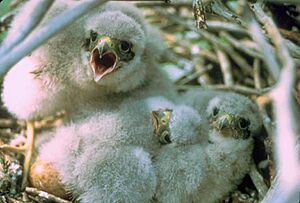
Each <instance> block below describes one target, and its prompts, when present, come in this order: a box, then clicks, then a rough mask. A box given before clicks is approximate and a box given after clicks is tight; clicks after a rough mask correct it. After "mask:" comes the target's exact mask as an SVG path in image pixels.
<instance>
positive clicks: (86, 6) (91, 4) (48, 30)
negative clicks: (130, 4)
mask: <svg viewBox="0 0 300 203" xmlns="http://www.w3.org/2000/svg"><path fill="white" fill-rule="evenodd" d="M106 1H108V0H86V1H84V2H83V3H80V5H78V6H75V7H74V8H71V9H68V10H66V11H64V12H63V13H62V14H60V15H59V16H56V17H54V18H53V19H52V20H50V21H49V23H48V24H47V25H45V26H43V27H41V28H40V29H39V30H37V31H36V32H34V33H33V34H31V35H30V36H28V37H27V38H26V39H25V40H24V41H23V42H21V43H20V44H19V45H17V46H15V48H13V49H12V50H11V51H10V52H9V53H7V54H6V55H4V56H3V58H1V61H0V67H1V69H0V75H4V74H5V73H6V72H7V71H8V70H9V68H10V67H11V66H13V65H15V64H16V63H17V62H18V61H19V60H21V59H22V58H23V57H24V56H26V55H27V54H29V53H30V52H32V51H33V50H34V49H36V48H37V47H39V46H40V45H41V44H43V43H44V42H45V41H47V40H48V39H50V38H51V37H52V36H53V35H54V34H56V33H57V32H59V31H60V30H62V29H63V28H65V27H66V26H68V25H70V24H71V23H72V22H74V21H75V20H76V19H77V18H79V17H80V16H82V15H83V14H85V13H86V12H88V11H90V10H91V9H93V8H95V7H97V6H100V5H102V4H103V3H105V2H106Z"/></svg>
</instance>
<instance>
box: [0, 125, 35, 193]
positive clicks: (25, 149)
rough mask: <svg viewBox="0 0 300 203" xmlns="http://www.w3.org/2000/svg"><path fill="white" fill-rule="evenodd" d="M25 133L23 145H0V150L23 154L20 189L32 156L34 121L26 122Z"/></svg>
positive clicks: (22, 186) (24, 183) (25, 181)
mask: <svg viewBox="0 0 300 203" xmlns="http://www.w3.org/2000/svg"><path fill="white" fill-rule="evenodd" d="M26 129H27V130H26V134H27V136H26V137H27V140H26V143H25V145H23V146H21V147H17V146H12V145H7V144H3V145H1V146H0V151H7V152H16V153H20V154H24V156H25V160H24V164H23V178H22V185H21V189H22V190H24V189H25V187H26V184H27V177H28V173H29V168H30V161H31V158H32V153H33V150H34V123H33V122H31V121H27V122H26Z"/></svg>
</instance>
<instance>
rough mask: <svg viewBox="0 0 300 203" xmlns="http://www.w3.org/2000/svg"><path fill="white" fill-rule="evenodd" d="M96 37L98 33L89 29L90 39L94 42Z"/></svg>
mask: <svg viewBox="0 0 300 203" xmlns="http://www.w3.org/2000/svg"><path fill="white" fill-rule="evenodd" d="M97 37H98V33H97V32H95V31H94V30H91V31H90V39H91V40H92V41H93V42H94V41H95V40H96V39H97Z"/></svg>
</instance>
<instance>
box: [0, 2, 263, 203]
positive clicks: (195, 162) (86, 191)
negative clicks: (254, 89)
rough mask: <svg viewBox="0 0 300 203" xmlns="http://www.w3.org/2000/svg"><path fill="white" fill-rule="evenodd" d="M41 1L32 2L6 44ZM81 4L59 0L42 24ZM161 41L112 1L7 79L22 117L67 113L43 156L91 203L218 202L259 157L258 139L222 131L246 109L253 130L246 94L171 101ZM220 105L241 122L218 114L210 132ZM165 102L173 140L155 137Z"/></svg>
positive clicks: (9, 99)
mask: <svg viewBox="0 0 300 203" xmlns="http://www.w3.org/2000/svg"><path fill="white" fill-rule="evenodd" d="M37 2H38V1H37V0H32V1H29V2H28V3H26V4H25V5H24V7H23V9H22V10H23V11H24V10H26V12H22V10H21V12H20V13H19V14H18V15H17V16H16V18H15V20H14V22H13V24H12V29H11V30H10V32H9V33H8V38H7V42H8V41H9V39H10V38H11V37H12V36H13V34H14V33H15V32H17V31H18V30H19V29H20V27H21V26H22V23H20V22H22V21H21V20H22V18H24V16H25V14H24V13H30V11H31V9H30V8H31V6H32V4H34V3H37ZM79 3H80V2H77V1H71V0H67V1H63V0H56V1H55V2H54V4H53V6H52V7H51V9H50V10H49V12H48V13H47V15H46V17H45V19H44V20H43V21H42V24H44V23H46V22H48V21H49V19H51V17H53V16H55V15H58V14H59V13H61V12H62V11H63V10H64V9H66V8H70V7H72V6H74V5H76V4H79ZM154 39H156V40H154ZM161 44H163V43H162V41H161V40H160V38H159V37H158V35H157V32H156V31H155V30H154V29H152V28H151V27H150V26H149V25H147V24H146V23H145V22H144V20H143V18H142V15H141V14H140V13H139V12H138V11H137V10H136V9H135V8H133V7H130V6H129V5H128V4H126V5H124V4H123V6H122V5H119V2H118V3H117V4H107V5H106V6H104V7H103V8H95V9H94V10H93V11H91V12H90V13H89V14H87V15H85V16H84V17H83V18H81V19H80V20H78V21H76V22H74V23H73V24H72V25H71V26H69V27H68V28H65V29H64V31H62V32H61V33H58V34H57V35H56V36H55V37H53V38H52V39H50V40H49V41H48V42H47V43H45V44H44V45H42V46H41V47H39V48H38V49H37V50H35V51H34V52H32V53H31V54H30V55H29V56H27V57H25V58H24V59H22V60H21V61H20V62H19V63H18V64H16V65H15V66H14V67H13V68H12V69H11V70H10V71H9V72H8V74H7V75H6V77H5V79H4V84H3V93H2V99H3V102H4V104H5V106H6V107H7V109H8V110H9V111H10V112H11V113H13V114H14V115H16V116H17V117H18V118H21V119H35V118H39V117H44V116H47V115H53V114H54V113H55V112H56V111H60V110H62V109H65V110H66V111H67V113H68V120H67V122H66V123H65V124H64V125H63V126H61V127H59V128H57V129H55V130H54V131H51V132H45V133H44V134H43V135H42V136H43V137H46V138H45V140H46V141H45V142H41V144H40V145H38V152H39V155H38V158H37V159H40V160H43V161H46V163H51V167H52V166H53V167H54V169H55V170H57V171H58V172H59V174H60V176H61V180H62V184H63V185H65V186H66V190H67V191H70V192H71V193H72V195H73V196H74V197H75V198H78V199H79V200H80V201H81V202H83V203H94V202H126V203H131V202H133V203H135V202H149V201H151V200H152V198H153V197H154V196H155V197H156V198H157V199H158V201H159V202H192V201H196V202H200V200H201V201H202V199H200V198H201V195H203V197H205V199H203V202H209V201H211V202H213V201H215V200H217V198H220V197H221V195H223V194H225V193H226V192H228V191H229V190H230V189H231V188H233V187H234V186H235V185H236V184H237V183H238V182H239V181H240V180H241V178H242V176H243V175H244V174H245V173H246V171H245V170H246V169H245V168H246V166H247V164H248V163H249V161H248V158H245V159H244V161H243V160H241V159H240V157H241V156H243V155H244V156H245V157H249V156H250V155H249V154H250V152H251V145H252V144H251V137H250V138H246V136H238V135H236V136H235V137H234V138H233V137H230V136H226V137H225V136H221V134H222V133H223V128H225V129H231V128H230V127H231V126H232V124H235V125H236V124H237V122H238V121H239V120H238V118H239V117H240V116H243V115H244V113H245V112H246V113H248V114H247V115H246V117H247V119H249V120H250V122H251V126H250V127H249V129H248V130H249V131H250V132H251V133H252V132H254V131H255V130H256V128H257V126H256V125H254V124H253V123H255V121H253V119H254V118H255V117H256V111H255V110H254V111H251V112H250V113H249V112H248V111H247V110H244V109H247V108H246V107H248V106H251V105H252V104H249V102H244V100H245V99H242V100H243V102H241V103H239V102H240V101H241V100H240V99H237V100H236V102H237V103H238V105H233V106H231V105H229V104H230V102H229V103H228V102H226V101H227V100H228V101H231V100H230V97H229V98H228V97H226V96H225V98H222V95H219V96H217V97H216V98H214V99H212V100H210V99H209V100H207V104H205V105H201V108H203V106H205V109H206V110H205V112H206V113H205V114H204V113H202V112H203V110H202V109H200V110H199V109H198V108H197V107H194V108H195V109H196V110H197V111H199V113H198V112H197V111H195V110H193V109H192V108H191V107H188V106H186V105H176V104H174V103H172V100H175V97H176V92H175V88H174V87H173V85H172V84H171V82H170V81H169V80H168V79H166V77H165V75H164V74H163V73H162V72H160V71H159V69H158V64H157V59H158V58H159V57H160V56H161V55H163V51H164V47H163V46H161ZM236 97H238V96H236ZM220 98H221V99H220ZM238 98H239V97H238ZM201 100H203V99H201ZM247 101H248V100H247ZM199 102H202V101H199ZM223 102H224V103H223ZM196 103H197V102H196ZM225 104H226V105H225ZM213 105H217V106H221V107H222V108H224V109H223V110H224V112H226V113H227V114H228V116H227V117H228V118H231V120H232V122H229V120H228V119H227V117H226V118H224V119H223V117H220V116H217V118H216V119H215V120H213V121H214V125H212V126H213V130H211V131H210V132H209V133H207V131H208V129H207V126H208V125H206V127H203V122H204V121H205V122H207V123H210V122H209V121H208V120H206V119H205V115H208V114H211V113H209V111H211V109H213V107H212V106H213ZM221 107H220V109H221ZM160 108H167V109H172V116H171V118H170V120H169V121H170V125H169V126H168V127H169V130H170V139H169V140H170V141H171V143H170V144H168V145H162V144H161V143H160V142H159V139H158V137H156V136H154V135H153V130H154V129H153V126H152V125H151V124H152V123H151V117H150V112H152V111H156V110H157V109H160ZM240 113H241V114H240ZM203 115H204V117H203ZM221 118H222V119H223V120H224V122H223V124H222V128H221V127H220V125H217V124H218V123H220V122H221ZM226 121H227V122H226ZM257 125H259V124H257ZM199 126H200V127H199ZM204 126H205V125H204ZM224 126H225V127H224ZM217 127H219V128H217ZM247 127H248V126H247ZM166 129H167V128H166ZM231 130H232V129H231ZM232 132H233V131H232ZM241 132H244V131H241ZM207 134H208V136H207ZM205 135H206V136H205ZM203 137H204V138H205V139H204V140H206V141H203ZM244 138H246V139H244ZM165 140H167V139H165ZM211 142H212V143H211ZM233 146H234V148H233ZM246 146H247V147H246ZM248 146H249V147H248ZM224 154H225V155H224ZM224 156H225V158H224ZM249 160H250V158H249ZM235 170H238V171H239V173H236V174H237V175H236V176H234V175H233V174H234V173H233V171H235ZM220 181H224V182H226V181H227V182H226V183H228V184H227V185H226V184H224V187H223V186H222V184H219V183H220ZM213 183H214V184H213ZM217 184H219V185H217ZM228 185H229V186H228ZM216 187H218V189H217V190H216V191H215V192H212V191H214V189H215V188H216ZM219 187H220V188H219ZM206 193H207V194H206ZM205 195H207V196H205ZM198 200H199V201H198ZM206 200H207V201H206Z"/></svg>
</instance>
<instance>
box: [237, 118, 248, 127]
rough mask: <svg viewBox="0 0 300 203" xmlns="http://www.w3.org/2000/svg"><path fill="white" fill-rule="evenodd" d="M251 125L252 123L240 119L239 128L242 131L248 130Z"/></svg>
mask: <svg viewBox="0 0 300 203" xmlns="http://www.w3.org/2000/svg"><path fill="white" fill-rule="evenodd" d="M249 125H250V121H249V120H247V119H244V118H240V119H239V127H240V128H241V129H246V128H248V126H249Z"/></svg>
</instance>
